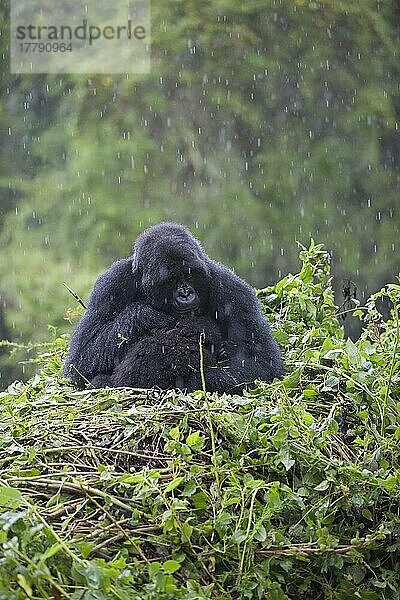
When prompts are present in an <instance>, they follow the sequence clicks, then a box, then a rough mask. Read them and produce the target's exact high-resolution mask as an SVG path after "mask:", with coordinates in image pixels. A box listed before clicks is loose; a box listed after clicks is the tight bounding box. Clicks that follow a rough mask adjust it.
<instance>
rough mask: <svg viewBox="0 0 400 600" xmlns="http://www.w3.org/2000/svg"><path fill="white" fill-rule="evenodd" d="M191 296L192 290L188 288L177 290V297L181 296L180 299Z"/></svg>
mask: <svg viewBox="0 0 400 600" xmlns="http://www.w3.org/2000/svg"><path fill="white" fill-rule="evenodd" d="M192 296H194V294H193V290H191V289H190V288H181V289H180V290H179V298H181V299H182V300H187V299H189V298H191V297H192Z"/></svg>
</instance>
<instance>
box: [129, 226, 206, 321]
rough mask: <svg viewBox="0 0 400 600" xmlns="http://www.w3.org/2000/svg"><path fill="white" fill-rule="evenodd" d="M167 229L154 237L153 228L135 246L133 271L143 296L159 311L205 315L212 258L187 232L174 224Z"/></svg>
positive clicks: (179, 314)
mask: <svg viewBox="0 0 400 600" xmlns="http://www.w3.org/2000/svg"><path fill="white" fill-rule="evenodd" d="M165 229H166V231H164V232H163V233H164V235H162V236H159V237H157V238H154V234H153V235H151V236H149V235H148V232H151V230H152V228H150V229H149V230H147V231H146V232H144V234H142V235H141V236H140V238H139V240H138V242H137V244H136V246H135V249H134V256H133V263H132V264H133V270H134V273H136V274H138V275H139V276H140V280H141V288H142V290H143V293H144V295H145V296H146V298H147V300H148V301H149V303H150V304H151V306H152V307H153V308H154V309H156V310H162V311H164V312H166V313H168V314H171V315H174V316H181V315H184V314H192V315H194V314H197V315H198V314H206V312H207V306H208V297H209V286H210V267H209V262H210V259H209V258H208V256H207V255H206V254H205V253H204V251H203V249H202V247H201V246H200V244H199V243H198V242H197V240H195V238H193V236H191V235H190V233H189V232H188V231H186V230H184V229H182V228H181V227H177V226H175V225H173V224H168V225H166V228H165ZM155 249H157V251H155Z"/></svg>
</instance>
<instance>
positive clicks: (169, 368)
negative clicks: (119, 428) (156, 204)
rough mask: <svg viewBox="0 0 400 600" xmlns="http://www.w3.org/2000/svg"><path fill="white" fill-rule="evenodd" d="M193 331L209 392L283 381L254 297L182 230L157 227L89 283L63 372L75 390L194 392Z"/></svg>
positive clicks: (172, 225)
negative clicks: (172, 389)
mask: <svg viewBox="0 0 400 600" xmlns="http://www.w3.org/2000/svg"><path fill="white" fill-rule="evenodd" d="M177 297H178V301H179V302H178V301H177ZM179 303H180V304H179ZM185 303H186V304H187V308H185ZM182 305H183V307H182ZM201 332H204V333H205V338H206V339H205V344H204V357H203V358H204V375H205V381H206V388H207V390H209V391H218V392H220V393H222V392H232V393H233V392H236V393H240V391H241V390H242V389H243V387H244V386H245V384H249V383H252V382H253V381H254V380H255V379H261V380H264V381H267V382H269V381H272V379H273V378H274V377H281V376H282V374H283V367H282V360H281V355H280V351H279V348H278V346H277V344H276V342H275V340H274V338H273V336H272V333H271V330H270V328H269V325H268V323H267V321H266V319H265V317H264V316H263V314H262V312H261V308H260V306H259V304H258V301H257V297H256V295H255V293H254V290H253V289H252V288H251V287H250V286H249V285H248V284H247V283H245V282H244V281H243V280H242V279H240V278H239V277H237V275H235V274H234V273H233V272H232V271H230V270H229V269H227V268H226V267H225V266H223V265H221V264H220V263H218V262H215V261H213V260H211V259H210V258H209V257H208V256H207V254H205V252H204V250H203V249H202V247H201V246H200V244H199V242H198V241H197V240H196V239H195V238H194V237H193V236H192V235H191V234H190V233H189V231H187V229H185V228H184V227H183V226H182V225H178V224H175V223H160V224H158V225H154V226H153V227H150V228H149V229H147V230H146V231H144V232H143V233H142V235H141V236H140V237H139V238H138V240H137V242H136V244H135V247H134V252H133V256H132V257H130V258H125V259H122V260H119V261H117V262H115V263H114V264H113V265H112V266H111V267H110V269H109V270H108V271H107V272H106V273H104V274H103V275H101V276H100V277H99V279H98V280H97V282H96V283H95V286H94V289H93V291H92V294H91V296H90V298H89V302H88V308H87V311H86V314H85V315H84V316H83V317H82V319H81V321H80V323H79V325H78V327H77V328H76V330H75V332H74V335H73V336H72V340H71V349H70V354H69V356H68V359H67V361H66V365H65V369H64V372H65V374H66V375H67V376H68V377H69V378H70V379H71V380H72V381H73V382H74V383H75V384H77V385H78V386H80V387H84V386H85V385H86V384H88V383H91V384H92V385H96V386H101V385H106V384H107V385H110V384H111V385H118V386H122V385H127V386H132V387H150V386H153V385H157V386H158V387H161V388H166V389H167V388H170V387H174V386H175V385H177V384H179V385H180V386H181V387H185V388H186V389H187V390H189V391H192V390H194V389H199V388H201V387H202V386H201V378H200V373H199V364H200V356H199V337H200V333H201ZM224 353H225V358H224V359H223V356H222V355H223V354H224Z"/></svg>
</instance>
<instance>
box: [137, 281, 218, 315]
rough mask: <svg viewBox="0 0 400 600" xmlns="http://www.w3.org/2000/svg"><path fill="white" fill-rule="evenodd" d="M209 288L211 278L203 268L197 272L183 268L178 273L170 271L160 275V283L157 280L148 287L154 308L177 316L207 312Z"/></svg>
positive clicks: (148, 293)
mask: <svg viewBox="0 0 400 600" xmlns="http://www.w3.org/2000/svg"><path fill="white" fill-rule="evenodd" d="M155 281H156V280H154V282H155ZM143 287H144V288H145V287H146V286H145V285H144V286H143ZM208 290H209V280H208V279H207V277H206V275H205V273H204V272H203V271H202V270H201V269H198V270H196V271H195V272H189V271H186V269H182V273H178V274H174V273H171V271H169V272H168V273H164V276H160V278H159V279H158V284H157V283H156V282H155V283H154V284H150V285H148V286H147V287H146V291H147V295H148V297H149V299H150V302H151V305H152V306H153V308H155V309H157V310H163V311H164V312H166V313H168V314H171V315H173V316H176V317H179V316H184V315H188V314H191V315H195V314H196V315H200V314H205V312H206V310H207V306H208Z"/></svg>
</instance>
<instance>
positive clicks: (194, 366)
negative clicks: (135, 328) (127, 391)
mask: <svg viewBox="0 0 400 600" xmlns="http://www.w3.org/2000/svg"><path fill="white" fill-rule="evenodd" d="M187 302H188V304H189V299H188V300H187ZM192 308H193V304H192ZM200 345H201V347H202V356H201V355H200ZM155 357H157V359H156V360H154V359H155ZM224 358H225V353H224V348H223V346H222V338H221V333H220V331H219V329H218V327H217V326H216V325H215V323H213V322H212V321H210V320H209V319H206V318H204V317H200V316H198V317H196V318H195V319H194V318H193V316H192V315H190V317H189V316H187V317H182V318H181V319H180V320H179V321H178V322H177V323H176V325H175V326H174V327H173V328H172V329H154V330H153V331H152V332H151V334H150V335H149V336H146V337H144V338H143V339H141V340H140V341H139V342H137V343H136V344H135V345H134V346H132V347H131V348H130V349H129V350H128V352H127V354H126V355H125V357H124V359H123V360H122V362H121V363H120V364H119V365H117V367H116V368H115V370H114V372H113V373H112V375H111V376H110V377H108V378H104V377H102V378H101V380H100V377H101V376H100V377H99V378H96V381H94V382H93V383H95V384H96V385H103V386H104V385H111V386H113V387H124V386H126V387H139V388H151V387H155V386H157V387H159V388H161V389H173V388H179V389H182V390H187V391H188V392H192V391H194V390H199V389H202V387H203V384H202V377H201V368H200V365H201V361H202V370H203V374H204V379H205V384H206V388H207V390H208V391H211V392H220V393H223V392H224V391H226V382H225V384H224V385H223V386H222V384H221V378H220V376H218V374H217V371H216V369H217V367H218V369H221V368H223V364H224ZM225 362H226V363H227V361H225ZM226 366H227V367H228V364H226Z"/></svg>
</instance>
